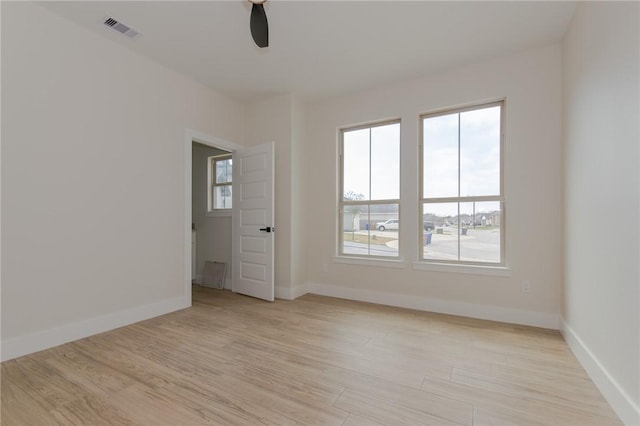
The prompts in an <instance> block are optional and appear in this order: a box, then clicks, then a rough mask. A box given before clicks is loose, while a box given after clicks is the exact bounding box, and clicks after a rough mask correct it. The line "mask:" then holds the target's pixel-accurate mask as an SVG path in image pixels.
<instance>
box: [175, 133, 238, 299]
mask: <svg viewBox="0 0 640 426" xmlns="http://www.w3.org/2000/svg"><path fill="white" fill-rule="evenodd" d="M184 142H185V145H184V146H185V150H184V153H185V167H184V169H185V176H184V179H185V200H184V203H185V205H184V211H185V217H184V230H185V241H184V247H185V250H184V262H185V263H184V264H185V274H184V285H185V303H186V304H187V306H191V303H192V291H191V286H192V284H193V283H197V284H201V283H202V281H203V278H204V276H203V275H204V267H205V262H206V261H210V262H219V263H225V264H226V265H225V277H224V280H222V283H221V284H222V286H223V287H224V288H229V289H230V288H231V282H232V271H233V267H232V262H233V259H232V257H233V256H232V242H231V237H232V217H233V206H232V205H231V206H230V208H218V207H221V206H222V207H227V206H229V204H230V200H231V198H230V196H231V187H230V185H229V186H227V185H225V184H222V183H221V182H219V185H215V181H216V173H215V167H216V161H215V160H214V159H215V158H221V157H220V156H228V155H230V154H232V153H233V152H234V151H236V150H238V149H241V148H242V146H240V145H237V144H234V143H232V142H229V141H225V140H222V139H218V138H215V137H212V136H209V135H206V134H202V133H199V132H196V131H193V130H187V131H186V132H185V141H184ZM223 165H228V164H224V163H220V166H223ZM212 168H213V170H212ZM221 177H224V176H222V175H221ZM216 187H217V188H216ZM217 195H220V197H222V198H220V199H219V200H216V196H217ZM227 195H228V196H227ZM216 201H218V203H216Z"/></svg>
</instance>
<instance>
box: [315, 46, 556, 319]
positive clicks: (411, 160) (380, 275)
mask: <svg viewBox="0 0 640 426" xmlns="http://www.w3.org/2000/svg"><path fill="white" fill-rule="evenodd" d="M560 65H561V58H560V47H559V46H550V47H546V48H540V49H537V50H532V51H529V52H525V53H521V54H517V55H513V56H508V57H503V58H497V59H493V60H489V61H486V62H483V63H479V64H476V65H473V66H468V67H464V68H460V69H454V70H450V71H448V72H446V73H442V74H437V75H431V76H426V77H424V78H422V79H419V80H414V81H409V82H405V83H400V84H396V85H391V86H387V87H383V88H380V89H376V90H372V91H369V92H365V93H361V94H355V95H350V96H345V97H342V98H338V99H333V100H329V101H324V102H319V103H316V104H312V105H309V106H308V108H307V113H306V120H307V122H306V133H305V145H306V146H305V149H306V150H307V153H306V155H307V162H306V164H305V169H306V172H305V174H304V176H305V179H306V183H305V185H306V186H305V188H306V193H307V201H306V206H307V207H306V217H307V220H306V229H307V268H308V273H307V276H308V277H309V289H310V291H312V292H316V293H323V294H331V295H336V296H341V297H351V298H358V299H366V300H369V301H374V302H381V303H389V304H397V305H401V306H410V307H414V308H421V309H428V310H436V311H444V312H451V313H457V314H462V315H471V316H479V317H485V318H493V319H501V320H505V321H512V322H519V323H524V324H534V325H540V326H546V327H552V328H558V325H559V324H558V318H559V313H560V309H561V294H562V287H561V283H562V254H563V252H562V228H561V220H562V211H561V205H562V198H561V121H560V115H561V100H560V82H561V68H560ZM502 97H505V98H506V114H507V122H506V132H507V136H506V152H505V167H506V168H505V174H506V181H505V182H506V194H505V195H506V229H507V231H506V256H507V262H508V264H509V266H510V268H511V270H512V272H511V276H484V275H474V274H461V273H455V272H434V271H422V270H414V269H413V268H412V265H411V261H413V260H416V259H415V258H416V253H415V252H416V247H417V246H418V241H417V239H418V210H417V204H418V203H417V197H418V182H417V176H418V170H417V168H418V143H417V140H418V116H419V114H420V113H423V112H428V111H432V110H436V109H442V108H446V107H451V106H458V105H465V104H470V103H477V102H479V101H483V100H495V99H498V98H502ZM392 118H401V119H402V129H401V161H402V170H401V181H402V189H401V197H402V203H403V204H402V207H401V221H402V223H403V227H402V230H401V243H400V251H401V256H404V257H405V260H406V261H407V262H406V263H405V264H403V265H402V267H401V268H388V267H376V266H364V265H352V264H342V263H337V262H333V261H332V256H334V255H335V253H336V246H337V242H336V241H337V235H336V228H337V226H336V222H337V214H336V206H337V189H336V188H337V176H338V170H337V167H338V166H337V145H338V144H337V135H338V129H339V128H340V127H343V126H348V125H353V124H358V123H366V122H371V121H376V120H384V119H392ZM323 264H327V265H328V267H329V272H328V273H324V272H322V269H323ZM525 279H526V280H530V281H531V292H530V293H524V292H523V291H522V286H521V284H522V280H525Z"/></svg>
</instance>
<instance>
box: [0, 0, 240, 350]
mask: <svg viewBox="0 0 640 426" xmlns="http://www.w3.org/2000/svg"><path fill="white" fill-rule="evenodd" d="M2 107H3V108H2V197H3V199H2V231H3V232H2V246H3V247H4V248H5V250H3V251H2V341H3V353H2V356H3V358H5V359H6V358H8V357H11V356H16V355H19V354H20V353H24V352H25V351H32V350H36V349H39V348H41V347H44V346H47V345H54V344H57V343H61V341H63V340H70V339H74V338H78V337H81V336H83V335H86V334H88V333H91V332H93V333H95V332H96V331H99V330H101V329H108V328H110V327H113V326H116V325H122V323H123V322H127V321H135V320H137V319H140V318H141V317H144V316H152V315H157V314H158V313H161V312H163V311H168V310H171V309H177V308H179V307H181V306H183V305H184V304H185V303H188V301H186V300H185V294H184V293H185V287H184V283H183V279H184V276H185V268H189V267H190V265H185V264H184V254H183V245H184V237H185V236H184V223H185V222H184V221H185V218H184V217H183V216H184V211H183V209H184V199H185V198H184V197H185V194H184V187H185V182H184V179H185V177H184V173H185V172H184V137H185V129H186V128H191V129H195V130H198V131H201V132H204V133H207V134H211V135H215V136H217V137H219V138H221V139H225V140H233V141H238V142H241V141H242V139H243V124H244V122H243V120H244V112H243V106H242V105H241V104H239V103H237V102H234V101H231V100H230V99H228V98H226V97H223V96H221V95H219V94H217V93H216V92H213V91H212V90H210V89H208V88H206V87H204V86H202V85H199V84H196V83H194V82H192V81H191V80H188V79H186V78H184V77H183V76H181V75H179V74H177V73H175V72H173V71H171V70H168V69H166V68H163V67H161V66H159V65H157V64H156V63H154V62H151V61H149V60H147V59H145V58H142V57H141V56H139V55H137V54H136V53H133V52H131V51H129V50H128V49H126V48H123V47H121V46H119V45H116V44H114V43H113V42H111V41H109V40H106V39H104V38H102V37H100V36H98V35H96V34H93V33H91V32H89V31H87V30H85V29H83V28H80V27H78V26H76V25H75V24H73V23H70V22H69V21H67V20H65V19H63V18H60V17H58V16H57V15H55V14H53V13H52V12H50V11H48V10H46V9H44V8H41V7H39V6H37V5H34V4H33V3H22V2H2ZM7 248H10V249H9V250H7Z"/></svg>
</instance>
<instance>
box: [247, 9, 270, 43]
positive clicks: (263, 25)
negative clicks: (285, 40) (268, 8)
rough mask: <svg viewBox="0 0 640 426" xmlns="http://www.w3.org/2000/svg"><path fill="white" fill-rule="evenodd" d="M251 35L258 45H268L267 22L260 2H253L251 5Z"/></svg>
mask: <svg viewBox="0 0 640 426" xmlns="http://www.w3.org/2000/svg"><path fill="white" fill-rule="evenodd" d="M250 27H251V37H253V41H255V42H256V44H257V45H258V47H267V46H269V24H268V23H267V14H266V13H265V11H264V6H263V5H262V4H257V3H254V4H253V6H252V7H251V22H250Z"/></svg>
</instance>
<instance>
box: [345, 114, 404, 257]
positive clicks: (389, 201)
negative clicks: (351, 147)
mask: <svg viewBox="0 0 640 426" xmlns="http://www.w3.org/2000/svg"><path fill="white" fill-rule="evenodd" d="M390 124H398V125H399V131H400V137H399V141H398V142H399V146H398V149H400V150H401V145H402V122H401V120H400V119H399V118H398V119H393V120H385V121H377V122H373V123H367V124H363V125H359V126H352V127H344V128H341V129H340V136H339V143H338V156H339V162H338V163H339V167H340V173H339V181H338V185H339V186H338V247H337V253H338V255H337V256H336V257H337V258H340V257H341V258H343V259H345V260H348V259H353V260H356V261H357V259H358V258H360V259H362V260H363V261H365V262H366V263H365V264H370V263H369V262H370V260H369V259H371V260H377V261H379V262H380V261H384V262H388V263H389V264H391V263H397V262H398V261H402V258H401V257H400V250H399V248H398V255H397V256H380V255H373V254H352V253H345V252H344V208H345V207H347V206H371V205H381V204H397V205H398V220H399V219H400V217H401V209H402V205H401V203H400V193H401V188H402V160H401V158H399V164H398V167H399V169H398V182H399V184H400V187H399V188H398V198H397V199H386V200H370V199H369V200H345V199H344V134H345V132H350V131H355V130H362V129H373V128H375V127H381V126H387V125H390ZM369 163H371V158H370V159H369ZM369 186H371V169H369ZM369 194H371V191H369ZM369 211H370V209H369ZM368 222H369V223H371V221H370V220H369V221H368ZM400 229H401V228H400V224H398V239H399V238H400V237H399V236H400ZM335 260H337V259H335ZM337 261H338V262H339V263H340V261H339V260H337Z"/></svg>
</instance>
